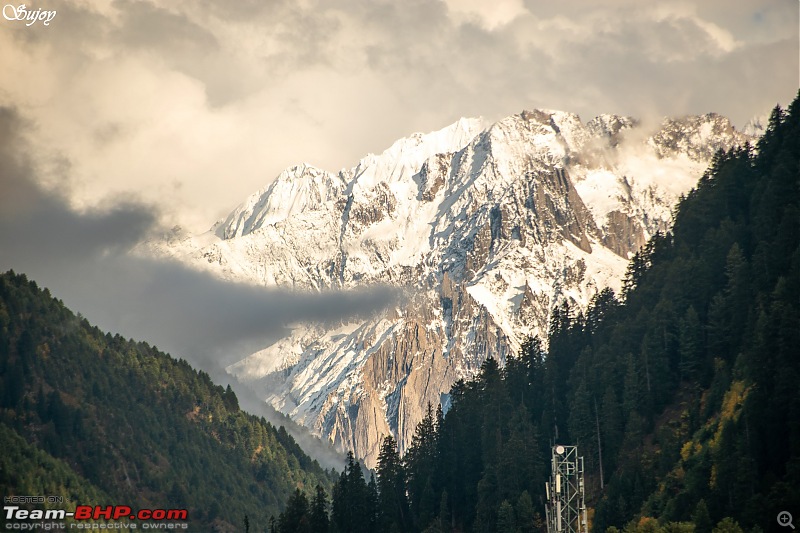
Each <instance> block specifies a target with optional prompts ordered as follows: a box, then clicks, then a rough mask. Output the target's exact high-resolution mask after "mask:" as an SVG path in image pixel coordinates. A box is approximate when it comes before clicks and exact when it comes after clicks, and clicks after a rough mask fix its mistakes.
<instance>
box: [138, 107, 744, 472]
mask: <svg viewBox="0 0 800 533" xmlns="http://www.w3.org/2000/svg"><path fill="white" fill-rule="evenodd" d="M746 140H748V137H747V136H745V135H743V134H741V133H739V132H737V131H736V130H734V129H733V127H732V126H731V124H730V122H729V121H728V120H727V119H725V118H723V117H720V116H718V115H713V114H709V115H703V116H693V117H686V118H682V119H676V120H665V121H664V122H663V123H662V124H661V126H660V127H658V128H654V129H653V128H651V129H649V130H648V128H645V127H643V126H642V125H640V124H639V123H637V122H636V121H635V120H633V119H630V118H627V117H619V116H610V115H603V116H600V117H597V118H595V119H593V120H591V121H589V122H588V123H582V122H581V120H580V119H579V117H578V116H577V115H574V114H570V113H564V112H556V111H542V110H535V111H525V112H523V113H521V114H519V115H514V116H510V117H508V118H505V119H503V120H501V121H499V122H497V123H494V124H490V125H488V124H484V123H483V122H482V121H481V120H476V119H461V120H459V121H458V122H456V123H455V124H453V125H451V126H449V127H447V128H445V129H443V130H440V131H437V132H433V133H429V134H414V135H412V136H410V137H408V138H404V139H401V140H399V141H397V142H396V143H395V144H394V145H392V146H391V147H390V148H389V149H388V150H386V151H385V152H384V153H382V154H380V155H369V156H367V157H365V158H364V159H362V160H361V161H360V162H359V163H358V164H357V165H356V166H355V167H353V168H352V169H349V170H342V171H340V172H339V173H335V174H334V173H330V172H327V171H324V170H321V169H317V168H314V167H312V166H310V165H305V164H304V165H299V166H295V167H292V168H289V169H287V170H285V171H284V172H283V173H282V174H281V175H280V176H278V177H277V178H276V179H275V180H274V181H273V182H272V183H270V184H269V185H268V186H267V187H265V188H264V189H262V190H260V191H258V192H256V193H254V194H253V195H251V196H250V197H249V198H247V199H246V200H245V201H244V203H242V204H241V205H240V206H239V207H238V208H236V209H235V210H234V211H233V212H232V213H231V214H230V215H229V216H228V217H227V218H226V219H225V220H224V221H221V222H219V223H217V224H216V225H215V226H214V227H213V228H212V230H211V231H210V232H209V233H208V234H206V235H203V236H197V237H188V236H179V235H173V236H171V237H170V238H169V239H167V240H165V241H164V242H160V243H150V246H149V250H150V252H151V253H158V254H169V255H171V256H173V257H176V258H179V259H180V260H182V261H186V262H188V263H190V264H192V265H194V266H196V267H198V268H204V269H210V270H212V271H215V272H217V273H218V274H219V275H220V276H222V277H225V278H229V279H233V280H237V281H247V282H250V283H254V284H258V285H267V286H281V287H291V288H294V289H296V290H306V291H309V290H324V289H328V288H352V287H357V286H364V285H370V284H374V283H383V284H391V285H396V286H399V287H402V288H404V289H406V290H407V293H408V295H409V296H408V298H407V299H406V300H405V301H404V303H403V304H401V305H400V306H398V307H396V308H393V309H389V310H386V311H385V312H384V313H382V314H381V315H380V316H373V317H368V318H363V319H358V320H354V319H351V320H349V321H346V322H341V323H337V324H293V325H292V329H291V333H290V334H288V335H287V336H286V337H285V338H283V339H281V340H279V341H278V342H276V343H275V344H273V345H271V346H268V347H265V348H264V349H263V350H261V351H259V352H257V353H254V354H252V355H250V356H249V357H247V358H245V359H243V360H242V361H239V362H237V363H235V364H233V365H231V366H230V367H228V371H229V372H230V373H232V374H234V375H236V376H237V377H238V378H239V379H240V380H241V381H244V382H248V383H249V384H250V385H251V386H252V387H253V388H254V389H255V390H256V391H257V392H258V393H259V394H260V395H261V396H262V397H263V398H264V399H265V401H267V402H268V403H270V404H271V405H273V406H274V407H275V408H277V409H279V410H280V411H282V412H284V413H287V414H288V415H289V416H291V417H292V418H293V419H294V420H296V421H298V422H300V423H301V424H304V425H305V426H307V427H309V428H311V430H312V431H313V432H314V433H316V434H317V435H319V436H320V437H321V438H323V439H329V440H330V441H332V442H333V443H334V444H335V445H336V446H337V447H338V448H340V449H342V450H348V449H349V450H354V451H355V453H356V455H357V456H360V457H362V458H364V460H365V462H366V464H367V465H369V466H374V464H375V462H376V459H377V453H378V447H379V444H380V440H381V438H382V436H383V435H386V434H389V433H391V434H393V435H395V437H396V438H397V439H398V442H399V444H400V447H401V450H403V449H405V447H406V446H407V445H408V444H409V443H410V441H411V436H412V435H413V432H414V429H415V427H416V424H417V423H418V422H419V420H420V419H421V418H422V416H423V414H424V411H425V407H426V405H427V403H428V402H431V403H433V404H434V405H436V404H438V403H440V402H441V403H442V404H443V405H444V406H445V408H446V407H447V401H448V398H447V392H448V391H449V389H450V386H451V385H452V384H453V383H454V382H455V381H456V380H458V379H460V378H469V377H471V376H472V375H473V373H474V372H475V371H476V370H477V369H478V368H479V367H480V365H481V363H482V362H483V361H484V360H485V359H486V358H488V357H494V358H497V359H499V360H500V361H503V360H504V359H505V357H506V356H507V355H508V354H512V353H516V351H517V350H518V349H519V346H520V344H521V342H522V341H523V340H524V339H525V337H526V336H528V335H541V336H544V335H545V334H546V331H547V324H548V320H549V316H550V312H551V310H552V309H553V308H554V306H557V305H560V303H561V302H563V301H565V300H566V301H569V302H570V303H571V304H572V305H574V306H575V307H576V308H578V309H582V308H585V307H586V305H587V304H588V302H589V301H590V299H591V297H592V296H593V295H594V294H595V293H596V292H598V291H599V290H600V289H602V288H604V287H612V288H614V289H615V290H618V289H619V286H620V283H621V281H620V280H621V278H622V277H623V275H624V272H625V268H626V265H627V260H628V258H629V257H630V256H631V255H632V254H633V253H634V252H635V251H636V250H638V249H639V247H640V246H642V245H643V244H644V243H645V242H646V240H647V239H648V238H649V236H650V235H652V234H653V233H654V232H656V231H659V230H664V229H667V228H668V226H669V223H670V216H671V210H672V208H673V206H674V205H675V203H676V201H677V200H678V198H679V196H680V195H681V194H683V193H685V192H687V191H688V190H690V189H691V188H692V187H693V186H694V185H695V184H696V183H697V180H698V178H699V177H700V176H701V174H702V172H703V171H704V170H705V168H706V167H707V166H708V163H709V161H710V159H711V157H712V156H713V154H714V152H715V151H716V150H718V149H720V148H722V149H727V148H730V147H731V146H733V145H737V144H743V143H744V142H745V141H746Z"/></svg>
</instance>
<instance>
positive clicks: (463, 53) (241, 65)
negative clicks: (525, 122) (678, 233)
mask: <svg viewBox="0 0 800 533" xmlns="http://www.w3.org/2000/svg"><path fill="white" fill-rule="evenodd" d="M22 1H24V0H17V3H13V4H5V5H4V7H3V13H2V15H3V16H2V17H0V271H5V270H7V269H9V268H13V269H15V270H16V271H18V272H24V273H26V274H27V275H29V276H30V277H31V278H32V279H35V280H36V281H37V282H38V283H39V284H40V285H41V286H46V287H48V288H50V289H51V292H52V293H53V294H54V295H55V296H57V297H59V298H61V299H62V300H64V302H65V303H66V304H67V305H68V306H69V307H70V308H72V309H73V310H75V311H76V312H81V313H82V314H84V315H85V316H86V317H87V318H89V319H90V320H91V321H92V322H93V323H95V324H97V325H98V326H100V327H101V328H102V329H104V330H107V331H112V332H120V333H122V334H123V335H125V336H130V337H135V338H137V339H141V340H146V341H148V342H151V343H155V344H156V345H157V346H158V347H159V348H162V349H166V350H168V351H170V352H171V353H172V354H173V355H175V356H177V357H183V358H185V359H187V360H189V361H190V362H191V363H193V364H194V365H195V366H196V367H199V368H202V369H204V370H206V371H207V372H209V373H211V374H212V375H213V376H215V377H217V378H218V379H220V380H221V381H222V382H223V383H224V380H225V379H227V378H226V376H225V374H224V372H223V371H222V368H223V367H224V366H225V365H226V364H229V363H231V362H233V361H235V360H238V359H239V358H241V357H243V356H244V355H247V354H249V353H251V352H252V351H254V349H256V348H261V347H263V346H264V345H265V343H266V342H268V340H269V339H272V338H275V337H276V336H278V335H280V334H281V332H282V331H283V328H284V327H286V325H287V324H289V323H291V322H293V321H305V320H329V319H340V318H342V317H346V316H348V315H350V316H352V315H358V314H364V313H371V312H374V311H375V310H377V309H381V308H385V307H386V306H390V305H396V303H397V302H398V299H399V298H402V295H398V294H396V293H393V292H392V291H390V290H388V289H386V288H381V287H374V288H365V289H364V290H361V291H355V292H348V293H322V294H306V295H298V294H293V293H289V292H285V291H283V292H282V291H277V290H267V289H264V288H254V287H250V286H243V285H236V284H231V283H226V282H223V281H221V280H219V279H217V278H213V277H212V276H211V275H209V274H203V273H199V272H195V271H190V270H188V269H187V268H186V267H184V266H181V265H179V264H176V263H171V262H169V261H158V260H154V259H146V258H143V257H141V256H135V255H131V254H129V253H128V252H129V250H130V249H131V248H132V247H133V246H135V244H136V243H138V242H141V241H142V240H143V239H147V238H150V237H152V236H154V235H157V234H158V233H159V232H161V231H163V229H164V228H171V227H173V226H175V225H181V226H183V227H184V228H186V229H188V230H189V231H191V232H195V233H200V232H203V231H206V230H207V229H208V228H210V227H211V225H212V224H213V223H214V222H215V221H216V220H218V219H220V218H222V217H224V216H225V215H226V214H227V213H229V212H230V211H231V210H232V209H233V208H234V207H235V206H236V205H237V204H239V203H240V202H242V201H243V200H244V199H245V197H246V196H248V195H249V194H251V193H253V192H254V191H256V190H257V189H259V188H262V187H263V186H265V185H267V184H268V183H269V182H270V181H271V180H272V179H274V178H275V177H276V176H277V175H278V174H279V173H280V172H281V170H283V169H284V168H286V167H288V166H291V165H294V164H297V163H301V162H307V163H309V164H312V165H315V166H318V167H320V168H323V169H326V170H331V171H336V170H338V169H340V168H343V167H348V168H349V167H351V166H354V165H355V164H356V163H357V162H358V160H359V159H360V158H362V157H364V156H365V155H367V154H368V153H380V152H381V151H383V150H384V149H386V148H387V147H389V146H390V145H391V144H392V143H393V142H394V141H395V140H396V139H398V138H401V137H404V136H407V135H409V134H410V133H412V132H417V131H421V132H428V131H433V130H437V129H441V128H443V127H445V126H447V125H449V124H451V123H453V122H455V121H456V120H458V119H459V118H460V117H464V116H466V117H478V116H482V117H484V118H485V119H486V120H488V121H494V120H498V119H500V118H503V117H505V116H508V115H512V114H514V113H519V112H521V111H522V110H524V109H529V110H530V109H534V108H545V109H560V110H565V111H571V112H575V113H578V114H579V115H580V116H581V117H582V119H583V120H584V121H588V120H590V119H591V118H593V117H595V116H596V115H598V114H601V113H614V114H622V115H632V116H635V117H637V118H639V119H641V120H643V121H653V120H659V119H660V118H661V117H664V116H681V115H685V114H699V113H706V112H717V113H720V114H723V115H725V116H727V117H729V118H730V119H731V120H732V121H733V122H734V124H735V125H736V126H738V127H742V126H743V125H744V124H745V123H746V122H747V121H748V120H750V119H751V118H752V117H754V116H761V115H765V114H768V113H769V111H770V109H772V107H773V106H775V105H776V104H778V103H780V104H782V105H784V106H785V105H787V104H788V103H789V102H790V101H791V100H792V99H793V98H794V96H795V94H796V92H797V90H798V86H799V84H800V74H799V71H800V52H798V50H799V49H800V46H799V44H800V43H799V41H800V39H799V38H798V27H800V13H799V11H800V2H798V0H762V1H755V0H749V1H747V2H731V1H730V0H724V1H723V0H703V1H696V2H687V1H673V0H661V1H658V2H643V1H642V0H594V1H592V2H588V1H577V0H560V1H558V2H554V1H552V0H548V1H547V2H545V1H540V0H492V1H487V0H403V1H384V0H348V1H346V0H297V1H288V0H287V1H284V0H268V1H258V0H238V1H234V2H219V1H209V0H199V1H197V0H195V1H191V2H190V1H188V0H170V1H168V2H167V1H165V2H161V3H153V2H148V1H133V0H113V1H112V0H65V1H61V0H41V2H40V1H38V0H37V2H35V3H31V4H26V12H29V13H42V12H48V13H50V14H52V13H53V12H55V15H54V16H50V20H49V23H48V24H45V22H46V20H38V19H37V20H35V21H30V20H8V19H9V18H11V19H14V18H15V15H17V14H19V13H21V12H22V10H21V9H20V7H19V6H20V5H22V4H21V2H22ZM45 17H47V15H45ZM23 18H24V17H23ZM239 390H240V394H242V397H243V398H250V397H249V396H247V394H249V393H248V391H246V390H241V389H239ZM250 399H251V400H252V398H250ZM257 404H258V400H257V399H255V400H252V402H251V403H250V405H251V406H252V408H253V409H256V408H257V407H258V405H257Z"/></svg>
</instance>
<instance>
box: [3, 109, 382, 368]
mask: <svg viewBox="0 0 800 533" xmlns="http://www.w3.org/2000/svg"><path fill="white" fill-rule="evenodd" d="M25 131H26V127H25V123H24V122H23V121H22V120H21V119H20V117H19V116H18V114H17V113H16V112H15V111H14V110H12V109H9V108H0V270H3V271H4V270H7V269H15V270H17V271H19V272H24V273H26V274H28V275H29V276H30V277H31V278H33V279H35V280H36V281H37V282H39V283H40V284H41V285H43V286H46V287H49V288H50V289H51V290H52V292H53V294H54V295H55V296H57V297H59V298H62V299H63V300H64V301H65V302H66V304H67V305H68V306H70V307H72V308H73V309H74V310H76V311H80V312H81V313H83V314H84V315H85V316H87V318H89V319H90V320H92V321H93V322H94V323H95V324H97V325H99V326H100V327H101V328H103V329H105V330H109V331H112V332H121V333H122V334H124V335H126V336H133V337H136V338H138V339H139V340H146V341H148V342H152V343H155V344H156V345H158V346H159V347H160V348H162V349H167V350H169V351H171V352H172V353H173V354H174V355H176V356H180V357H184V358H186V359H188V360H190V361H193V362H194V363H195V364H198V365H199V366H200V367H201V368H204V369H206V370H208V369H209V367H214V366H219V367H224V366H225V365H227V364H230V363H231V362H233V361H235V360H238V359H240V358H241V357H243V356H245V355H249V353H251V352H252V351H254V349H258V348H263V347H264V346H265V345H266V343H267V342H269V340H274V339H276V338H277V337H278V336H281V335H282V334H284V333H285V329H284V328H285V327H286V326H288V325H291V324H292V323H295V322H302V321H320V322H325V321H332V320H333V321H336V320H342V319H345V318H347V317H352V316H354V315H361V316H364V315H368V314H370V313H373V312H375V311H377V310H380V309H382V308H384V307H386V306H387V305H389V304H391V303H392V302H394V301H395V300H396V298H397V294H396V293H394V292H393V291H391V290H389V289H387V288H365V289H364V290H361V291H331V292H323V293H302V294H298V293H294V292H291V291H285V290H277V289H265V288H263V287H255V286H251V285H245V284H238V283H231V282H226V281H224V280H221V279H219V278H217V277H215V276H213V275H211V274H209V273H204V272H198V271H195V270H192V269H190V268H187V267H185V266H183V265H181V264H178V263H174V262H169V261H159V260H154V259H147V258H143V257H137V256H133V255H130V254H128V253H127V252H128V251H129V249H130V248H131V247H132V246H133V245H135V244H136V243H137V242H140V241H141V240H142V239H144V238H146V237H147V235H148V233H149V232H151V231H153V230H155V229H157V227H156V221H157V220H158V216H157V212H156V211H155V210H154V208H152V207H150V206H147V205H145V204H143V203H141V202H133V201H127V202H122V203H117V202H113V203H112V204H111V205H109V206H107V207H106V208H105V209H96V208H93V209H90V210H86V211H82V212H79V211H76V210H75V209H73V208H72V207H71V206H70V205H69V203H68V201H67V200H66V198H65V196H64V195H63V194H62V193H60V192H58V191H53V190H46V189H44V188H43V187H42V186H41V185H39V184H38V182H37V180H36V172H37V168H38V167H37V164H36V161H35V160H34V159H33V157H32V156H31V155H30V151H29V149H28V145H27V142H26V140H25V136H24V133H25Z"/></svg>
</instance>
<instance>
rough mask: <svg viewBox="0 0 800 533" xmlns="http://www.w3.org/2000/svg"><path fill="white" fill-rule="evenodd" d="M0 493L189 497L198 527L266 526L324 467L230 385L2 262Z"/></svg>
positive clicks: (165, 503) (149, 503)
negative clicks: (104, 328)
mask: <svg viewBox="0 0 800 533" xmlns="http://www.w3.org/2000/svg"><path fill="white" fill-rule="evenodd" d="M0 422H2V424H0V448H2V459H0V493H2V494H3V495H5V496H10V495H60V496H64V497H65V498H67V501H68V502H70V503H69V504H68V506H71V507H72V508H74V507H75V505H76V504H79V505H82V504H94V503H98V504H103V505H108V504H114V505H129V506H131V507H132V508H137V507H138V508H148V507H149V508H160V509H164V508H167V509H168V508H188V510H189V513H188V516H189V523H190V525H191V528H192V530H193V531H240V530H244V525H243V524H244V518H245V516H247V517H248V522H249V524H251V526H252V528H253V531H263V530H264V529H265V528H266V527H267V520H268V517H269V516H270V515H272V514H275V513H277V512H278V511H279V510H280V509H281V508H282V507H283V502H285V501H286V499H287V497H288V496H289V495H290V494H291V493H292V491H294V490H295V488H297V487H301V488H304V489H313V488H314V487H316V486H317V485H318V484H319V485H322V486H324V487H329V486H330V484H331V481H332V480H331V474H330V473H328V472H326V471H324V470H323V469H322V468H321V467H320V466H319V465H318V464H317V463H316V461H313V460H312V459H310V458H309V457H308V456H306V455H305V454H304V453H303V452H302V450H301V449H300V448H299V446H297V444H296V443H295V441H294V440H293V439H292V437H290V436H289V435H288V434H287V433H286V431H285V430H284V428H283V427H281V428H279V429H276V428H275V427H273V426H272V425H271V424H269V423H267V422H266V421H265V420H264V419H263V418H261V419H259V418H256V417H254V416H251V415H248V414H246V413H244V412H243V411H241V410H240V409H239V406H238V401H237V398H236V395H235V394H234V393H233V391H232V390H231V389H230V387H228V388H227V390H226V389H223V388H222V387H220V386H218V385H215V384H214V383H212V381H211V379H210V378H209V376H208V375H207V374H205V373H203V372H197V371H195V370H194V369H192V368H191V367H190V366H189V364H188V363H186V362H185V361H182V360H180V361H178V360H175V359H172V358H171V357H169V356H168V355H166V354H164V353H161V352H159V351H158V350H157V349H156V348H155V347H153V346H149V345H147V344H145V343H141V342H134V341H131V340H126V339H123V338H122V337H120V336H112V335H110V334H105V333H103V332H101V331H100V330H98V329H97V328H95V327H92V326H91V325H90V324H89V323H88V322H87V321H86V320H85V319H82V318H81V317H80V316H75V315H74V314H73V313H72V312H71V311H69V310H68V309H67V308H66V307H64V305H63V304H62V303H61V302H60V301H58V300H55V299H53V298H52V297H51V296H50V294H49V292H48V291H47V290H46V289H45V290H41V289H40V288H39V287H37V285H36V283H35V282H33V281H29V280H28V279H26V277H25V276H24V275H21V274H15V273H13V272H8V273H6V274H2V275H0Z"/></svg>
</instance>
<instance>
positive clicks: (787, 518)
mask: <svg viewBox="0 0 800 533" xmlns="http://www.w3.org/2000/svg"><path fill="white" fill-rule="evenodd" d="M778 524H780V525H781V526H783V527H790V528H792V529H794V524H792V513H790V512H789V511H781V512H780V513H778Z"/></svg>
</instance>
